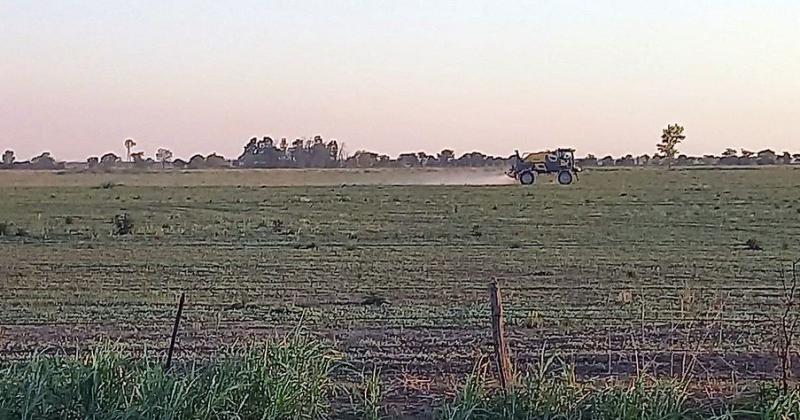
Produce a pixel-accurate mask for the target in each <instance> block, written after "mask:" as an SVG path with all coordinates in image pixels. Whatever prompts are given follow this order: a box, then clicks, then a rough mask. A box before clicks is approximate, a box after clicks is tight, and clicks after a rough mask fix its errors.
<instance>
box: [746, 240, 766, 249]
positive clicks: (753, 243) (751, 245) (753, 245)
mask: <svg viewBox="0 0 800 420" xmlns="http://www.w3.org/2000/svg"><path fill="white" fill-rule="evenodd" d="M744 246H745V248H747V249H749V250H751V251H763V250H764V247H763V246H761V242H759V241H758V240H757V239H753V238H750V239H748V240H747V241H746V242H745V243H744Z"/></svg>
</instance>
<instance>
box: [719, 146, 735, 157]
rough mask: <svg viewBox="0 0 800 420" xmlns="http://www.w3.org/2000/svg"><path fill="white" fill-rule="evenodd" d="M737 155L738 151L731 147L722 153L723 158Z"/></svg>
mask: <svg viewBox="0 0 800 420" xmlns="http://www.w3.org/2000/svg"><path fill="white" fill-rule="evenodd" d="M736 155H737V152H736V149H731V148H730V147H729V148H727V149H725V151H724V152H722V157H736Z"/></svg>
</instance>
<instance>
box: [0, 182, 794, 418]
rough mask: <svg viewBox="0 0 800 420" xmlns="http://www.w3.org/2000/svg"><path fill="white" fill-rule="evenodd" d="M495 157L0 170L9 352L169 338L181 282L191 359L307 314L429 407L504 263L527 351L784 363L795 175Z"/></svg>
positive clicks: (469, 349)
mask: <svg viewBox="0 0 800 420" xmlns="http://www.w3.org/2000/svg"><path fill="white" fill-rule="evenodd" d="M501 170H502V168H500V169H496V170H494V171H489V170H462V171H457V172H456V173H453V172H447V171H413V170H395V171H313V172H311V173H304V172H302V171H275V172H272V171H228V172H211V173H208V172H205V173H202V172H201V173H152V174H114V175H109V174H53V173H42V174H36V173H24V174H23V173H0V196H1V197H3V199H2V200H0V223H4V224H5V225H4V226H5V228H4V233H5V235H4V236H0V351H1V352H2V353H1V354H2V357H3V358H9V359H11V358H25V357H27V356H28V355H29V354H30V352H31V351H33V350H41V349H43V348H48V347H49V348H50V349H51V351H56V350H58V351H62V350H65V351H68V352H69V351H73V350H75V349H76V348H86V347H89V346H90V345H91V343H93V342H99V341H106V340H113V341H119V342H121V343H122V344H123V345H124V346H126V347H127V348H128V349H130V350H131V351H132V352H137V351H141V350H142V349H144V348H151V349H152V348H157V349H161V348H164V347H166V345H167V344H168V340H169V334H170V329H171V323H172V318H173V317H174V312H175V307H176V301H177V296H178V295H179V294H180V293H181V292H186V294H187V305H186V309H185V312H184V319H183V322H182V326H181V332H180V336H179V346H178V353H177V357H179V358H191V357H195V356H198V355H200V356H203V355H206V356H207V355H210V354H213V353H214V352H216V351H218V350H219V349H220V348H223V347H225V346H227V345H231V344H234V343H237V342H247V341H251V340H255V339H257V338H259V337H264V336H273V335H275V334H281V333H283V332H286V331H288V330H291V329H293V328H295V327H297V326H302V328H304V329H305V330H307V331H309V332H310V333H312V334H315V335H318V336H319V337H321V338H323V339H324V340H326V341H328V342H330V343H332V344H333V345H334V346H335V347H336V348H337V349H339V350H340V351H342V352H343V353H344V355H345V357H346V359H347V360H348V361H349V362H351V363H353V364H354V366H356V367H361V366H372V365H377V366H379V367H380V369H381V374H382V377H383V380H384V382H385V383H386V384H387V392H386V395H387V398H388V400H389V402H390V403H397V404H404V403H405V402H409V401H412V402H414V403H415V404H419V403H420V402H422V403H424V402H426V401H428V400H429V399H438V398H441V397H442V395H445V394H446V393H447V392H448V391H449V390H451V389H452V384H454V383H455V382H457V381H458V380H459V378H463V375H464V374H466V373H468V372H469V371H470V370H471V368H472V366H473V364H474V363H475V362H476V361H477V360H478V359H479V358H480V357H481V356H482V355H487V354H489V352H490V349H491V346H490V344H489V337H490V333H489V309H488V308H489V305H488V293H487V285H488V283H489V282H490V281H492V280H493V279H495V280H497V281H498V282H499V284H500V285H501V287H502V292H503V297H504V300H505V304H506V320H507V323H508V334H509V340H510V347H511V352H512V356H513V358H514V361H515V362H516V363H517V364H518V367H519V368H524V367H525V366H526V365H530V364H532V363H535V362H536V361H538V360H539V358H540V356H541V354H542V352H543V351H544V352H546V353H558V354H560V355H562V359H563V360H564V361H565V362H567V363H574V365H575V367H576V372H577V374H578V375H579V376H580V377H581V378H596V377H619V376H623V375H629V374H631V373H634V372H636V371H641V370H647V371H648V372H651V373H654V374H656V375H658V376H668V375H673V376H680V375H682V374H683V373H685V372H684V370H685V369H687V367H688V366H691V368H692V374H694V375H697V376H699V377H702V378H704V379H705V380H708V381H715V380H722V379H725V380H728V379H730V378H740V379H742V380H745V379H757V378H769V377H774V376H775V375H776V366H777V364H778V363H779V359H778V358H777V357H776V355H775V343H776V340H777V333H778V330H777V325H778V320H779V317H780V314H781V313H782V311H783V308H784V306H783V305H782V304H781V297H782V295H783V287H782V281H781V276H782V275H783V276H784V279H786V278H790V277H791V272H790V270H791V261H794V260H796V259H797V258H800V247H799V246H798V245H800V170H797V169H793V168H761V169H753V170H721V169H715V170H711V169H707V170H675V171H667V170H615V171H610V170H606V171H601V170H597V171H590V172H586V173H584V174H582V175H581V179H580V182H578V183H577V184H575V185H573V186H570V187H561V186H558V185H555V184H553V183H551V182H541V183H539V184H537V185H535V186H533V187H521V186H518V185H513V184H508V183H506V182H505V181H504V180H503V179H502V177H501V176H499V178H498V175H497V171H501ZM304 177H305V178H304ZM470 180H472V181H474V183H476V184H498V185H457V184H464V183H468V182H469V183H472V182H470ZM540 181H544V180H540ZM379 183H385V184H389V183H397V184H406V185H375V184H379ZM302 184H313V185H305V186H304V185H302ZM359 184H372V185H359ZM410 184H429V185H410ZM437 184H450V185H437ZM282 185H283V186H282ZM121 213H128V214H129V215H130V216H131V217H132V219H133V221H134V229H133V235H126V236H113V235H111V232H112V224H111V220H112V218H113V217H114V216H115V215H117V214H121ZM748 241H749V245H748ZM782 273H783V274H782ZM687 360H691V363H689V362H687Z"/></svg>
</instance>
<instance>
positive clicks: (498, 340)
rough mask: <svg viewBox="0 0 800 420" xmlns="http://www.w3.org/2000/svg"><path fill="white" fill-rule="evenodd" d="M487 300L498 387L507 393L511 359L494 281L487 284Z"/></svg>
mask: <svg viewBox="0 0 800 420" xmlns="http://www.w3.org/2000/svg"><path fill="white" fill-rule="evenodd" d="M489 300H490V302H491V307H492V342H493V344H494V356H495V362H496V364H497V373H498V375H499V377H500V387H501V388H503V392H508V389H509V387H510V386H511V376H512V375H511V359H510V358H509V356H508V345H507V344H506V337H505V331H504V330H503V302H502V299H501V297H500V288H499V287H498V286H497V281H496V280H492V283H491V284H489Z"/></svg>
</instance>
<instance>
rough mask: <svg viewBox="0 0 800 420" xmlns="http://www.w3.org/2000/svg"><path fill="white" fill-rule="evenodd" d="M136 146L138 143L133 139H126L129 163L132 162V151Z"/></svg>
mask: <svg viewBox="0 0 800 420" xmlns="http://www.w3.org/2000/svg"><path fill="white" fill-rule="evenodd" d="M134 146H136V142H135V141H133V139H125V150H126V151H127V155H126V156H127V157H128V162H131V149H133V147H134Z"/></svg>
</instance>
